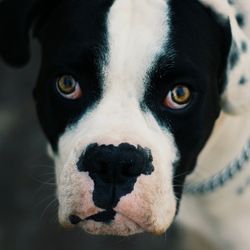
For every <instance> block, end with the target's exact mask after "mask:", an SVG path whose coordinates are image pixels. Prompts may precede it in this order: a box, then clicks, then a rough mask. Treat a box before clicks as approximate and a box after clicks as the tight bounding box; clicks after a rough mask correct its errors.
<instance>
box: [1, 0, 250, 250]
mask: <svg viewBox="0 0 250 250" xmlns="http://www.w3.org/2000/svg"><path fill="white" fill-rule="evenodd" d="M243 2H244V1H243V0H242V1H227V0H105V1H103V0H85V1H80V0H76V1H66V0H57V1H53V3H51V2H50V1H45V0H44V1H40V0H38V1H31V0H24V1H23V6H22V10H23V11H18V10H19V8H20V1H19V0H5V1H3V2H1V3H0V34H2V36H1V37H4V39H0V54H1V55H2V57H3V59H5V60H6V61H7V62H8V63H9V64H12V65H16V66H18V65H23V64H25V63H26V62H27V60H28V58H29V31H30V29H32V30H33V34H34V36H35V37H36V38H37V39H38V40H39V42H40V44H41V48H42V62H41V69H40V74H39V77H38V81H37V85H36V87H35V90H34V98H35V102H36V107H37V113H38V117H39V120H40V123H41V126H42V128H43V130H44V132H45V134H46V136H47V138H48V141H49V143H50V155H51V156H52V158H53V159H54V161H55V166H56V180H57V195H58V200H59V220H60V222H61V224H63V225H65V226H72V224H78V225H79V226H80V227H81V228H83V229H84V230H85V231H87V232H89V233H93V234H114V235H131V234H135V233H139V232H143V231H148V232H151V233H155V234H161V233H164V232H165V231H166V230H167V229H168V227H169V226H170V225H171V224H172V222H173V220H174V217H175V215H176V213H177V211H178V206H179V205H180V200H181V197H182V193H183V186H184V184H185V179H186V177H188V180H187V181H188V182H192V181H198V180H200V177H199V176H200V175H202V177H209V176H211V174H210V171H211V173H213V171H214V172H216V170H217V166H218V169H220V168H222V167H223V166H225V165H226V164H227V163H228V162H229V161H230V160H232V159H234V157H236V156H237V153H238V152H240V149H241V148H242V147H243V145H244V142H245V141H247V138H248V136H249V132H248V130H249V129H248V128H249V120H250V119H249V114H248V112H249V109H250V81H249V80H250V71H249V69H248V67H249V65H250V44H249V34H250V33H249V24H248V23H247V21H248V18H249V15H248V14H249V12H248V13H246V12H247V11H249V6H248V5H249V4H246V3H243ZM21 20H22V22H21ZM194 20H195V21H194ZM63 75H72V76H73V77H74V78H75V79H76V80H77V82H78V83H79V86H80V88H81V89H82V92H83V96H82V97H80V98H78V99H77V100H69V99H66V98H64V97H63V96H62V95H60V93H59V92H58V90H57V88H56V82H57V80H58V78H60V77H61V76H63ZM178 84H185V85H187V86H189V88H190V89H191V90H192V93H193V96H192V100H191V102H190V104H189V105H188V106H187V107H186V108H184V109H181V110H173V109H170V108H167V107H166V106H164V105H163V101H164V99H165V97H166V96H167V95H168V93H169V91H171V90H172V89H173V88H174V87H175V86H176V85H178ZM232 115H235V117H234V116H232ZM238 130H240V131H241V134H240V135H238V134H237V133H238ZM225 142H226V143H225ZM123 143H126V144H128V145H131V147H132V148H134V150H135V151H136V148H138V147H140V148H143V149H146V150H148V151H150V152H151V154H152V165H153V171H152V172H150V174H148V175H146V174H143V173H142V172H141V174H139V175H138V176H137V178H136V181H135V183H133V185H131V182H132V179H128V178H127V179H126V181H124V182H118V181H117V180H116V179H114V181H113V182H105V181H104V182H103V179H101V178H100V180H99V181H100V183H101V184H100V185H103V187H104V189H103V191H102V190H100V189H98V191H97V184H96V181H98V180H96V179H95V180H93V179H92V177H91V174H90V172H88V171H79V168H78V167H77V163H78V162H79V159H82V158H84V157H85V156H86V154H85V153H86V151H87V148H88V147H89V146H90V145H92V144H95V145H97V146H100V148H101V146H105V147H109V146H110V147H118V146H119V145H121V144H123ZM225 144H226V145H225ZM133 146H134V147H133ZM123 157H124V156H123V155H122V154H121V155H120V158H121V160H122V159H123ZM98 164H99V163H98ZM102 164H103V163H102ZM105 164H106V163H105ZM211 164H212V166H214V170H213V171H212V168H211ZM105 166H106V165H105ZM194 169H195V171H194V172H193V170H194ZM192 172H193V174H191V173H192ZM200 173H202V174H200ZM98 174H100V173H98ZM245 174H247V175H248V174H249V171H248V172H247V171H246V172H244V173H242V175H241V176H240V177H239V178H238V179H237V180H235V181H234V182H232V183H231V184H230V185H231V186H227V187H225V188H224V189H222V190H221V191H220V192H218V193H216V194H212V195H211V196H208V197H201V199H199V198H197V199H195V200H193V198H192V197H191V198H190V197H186V196H185V195H184V198H183V208H182V209H181V211H180V216H179V218H180V219H181V220H182V223H183V224H185V225H186V226H188V227H191V228H193V229H194V230H197V231H198V232H199V233H201V234H203V235H204V236H205V237H208V239H209V241H211V242H213V243H214V245H215V246H216V247H217V248H220V249H225V246H226V247H227V249H233V250H239V249H240V247H241V246H240V244H242V245H243V246H244V247H246V246H247V249H248V248H250V241H249V239H248V238H249V237H247V234H246V233H245V232H247V230H245V231H244V228H245V227H244V228H242V221H243V220H244V222H245V224H244V225H247V226H248V227H249V225H250V222H249V219H248V212H247V211H249V205H247V203H249V199H247V194H249V189H248V185H247V184H246V185H245V186H244V183H246V182H247V181H246V179H245V177H244V176H245ZM133 180H135V179H133ZM242 185H243V186H242ZM128 186H129V187H132V191H131V190H130V191H129V193H128V192H127V191H126V192H125V191H124V190H128ZM240 188H241V190H243V193H242V194H239V192H240V191H239V190H240ZM105 190H111V192H110V193H111V195H110V207H108V208H103V207H101V206H98V204H100V203H98V202H97V201H98V200H101V199H102V197H103V196H104V195H105V194H104V192H105ZM120 190H123V191H120ZM228 190H230V195H228ZM237 190H238V191H239V192H238V191H237ZM94 194H95V197H94ZM114 197H116V198H117V197H118V199H117V200H118V202H116V203H115V206H112V205H111V204H113V200H114ZM221 197H223V198H221ZM236 197H237V199H239V200H240V201H239V200H238V201H237V202H235V199H236ZM246 201H248V202H246ZM229 202H232V203H233V204H234V208H235V209H236V210H240V212H239V215H236V214H235V212H233V211H231V210H227V213H224V212H225V211H226V209H225V206H227V207H228V206H229V205H228V204H229ZM197 204H198V205H197ZM188 206H191V209H190V207H188ZM197 207H199V211H197ZM106 209H107V211H112V213H114V214H115V215H114V218H112V219H110V220H109V221H108V222H107V221H98V220H95V219H93V218H95V217H93V216H96V215H98V214H99V215H100V214H101V213H102V212H105V211H106ZM191 211H192V212H195V214H194V215H192V216H191V215H190V214H191ZM221 211H222V212H221ZM72 216H75V217H74V218H77V219H76V220H71V219H70V218H72ZM194 218H195V220H194ZM77 220H78V221H77ZM208 222H209V223H208ZM215 228H217V229H218V231H215V230H214V229H215ZM235 230H236V231H239V232H241V233H240V236H239V237H234V234H233V232H234V231H235ZM227 242H228V245H227ZM243 242H244V243H243ZM230 247H231V248H230ZM244 249H246V248H244ZM242 250H243V248H242Z"/></svg>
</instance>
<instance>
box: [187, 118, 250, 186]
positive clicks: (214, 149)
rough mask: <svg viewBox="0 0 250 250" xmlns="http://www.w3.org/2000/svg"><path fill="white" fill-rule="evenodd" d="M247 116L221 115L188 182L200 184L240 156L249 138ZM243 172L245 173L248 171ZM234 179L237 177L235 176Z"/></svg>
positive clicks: (249, 122) (249, 127)
mask: <svg viewBox="0 0 250 250" xmlns="http://www.w3.org/2000/svg"><path fill="white" fill-rule="evenodd" d="M249 116H250V115H249V114H245V115H239V116H229V115H227V114H225V113H221V115H220V117H219V119H218V121H217V122H216V125H215V128H214V131H213V133H212V135H211V137H210V139H209V141H208V143H207V144H206V146H205V148H204V149H203V151H202V152H201V154H200V157H199V159H198V162H197V167H196V169H195V171H194V173H193V174H192V175H190V177H189V178H188V182H200V181H203V180H206V179H208V178H210V177H211V176H212V175H214V174H217V173H219V171H220V170H222V169H224V168H225V167H226V166H227V165H228V163H230V162H232V161H233V160H234V159H236V158H237V157H238V156H239V155H240V153H241V151H242V150H243V148H244V146H245V145H246V143H247V141H248V138H249V137H250V119H249ZM243 171H246V172H247V171H248V169H245V170H243ZM249 173H250V172H249ZM249 176H250V174H249ZM235 179H238V177H237V176H236V177H235ZM233 182H234V180H233Z"/></svg>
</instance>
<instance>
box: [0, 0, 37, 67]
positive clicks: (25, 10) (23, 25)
mask: <svg viewBox="0 0 250 250" xmlns="http://www.w3.org/2000/svg"><path fill="white" fill-rule="evenodd" d="M33 2H34V1H33V0H4V1H3V2H1V3H0V57H2V58H3V59H4V60H5V61H6V62H7V63H8V64H10V65H12V66H22V65H24V64H25V63H27V62H28V60H29V58H30V39H29V30H30V26H31V23H32V6H33Z"/></svg>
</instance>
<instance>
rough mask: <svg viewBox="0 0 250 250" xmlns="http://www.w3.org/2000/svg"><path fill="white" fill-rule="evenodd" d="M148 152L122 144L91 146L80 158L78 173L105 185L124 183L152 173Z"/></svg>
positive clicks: (149, 153)
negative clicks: (94, 177) (95, 177)
mask: <svg viewBox="0 0 250 250" xmlns="http://www.w3.org/2000/svg"><path fill="white" fill-rule="evenodd" d="M152 160H153V159H152V155H151V152H150V150H148V149H143V148H142V147H140V146H137V148H136V147H135V146H133V145H130V144H127V143H123V144H120V145H119V146H118V147H116V146H114V145H108V146H106V145H101V146H98V145H97V144H91V145H90V146H88V148H87V149H86V151H85V154H84V155H83V156H82V157H81V158H80V160H79V162H78V164H77V167H78V170H79V171H85V172H89V173H90V174H94V175H96V176H97V177H99V178H100V179H101V180H102V181H104V182H106V183H119V182H126V181H128V179H130V178H133V177H138V176H139V175H141V174H145V175H148V174H150V173H152V171H153V166H152Z"/></svg>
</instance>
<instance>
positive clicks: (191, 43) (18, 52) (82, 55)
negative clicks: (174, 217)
mask: <svg viewBox="0 0 250 250" xmlns="http://www.w3.org/2000/svg"><path fill="white" fill-rule="evenodd" d="M113 1H114V0H84V1H83V0H75V1H67V0H61V1H50V2H49V1H38V2H36V3H35V4H34V2H33V1H31V0H25V1H24V0H23V1H20V0H9V1H8V0H7V1H4V2H3V3H1V4H0V21H1V22H0V36H1V39H0V54H1V55H2V57H3V58H4V59H5V60H6V61H7V62H8V63H10V64H13V65H22V64H24V63H25V62H27V61H28V59H29V28H30V27H31V25H32V21H33V25H34V34H35V36H36V37H37V38H38V39H39V41H40V43H41V46H42V63H41V70H40V74H39V78H38V82H37V86H36V88H35V90H34V97H35V101H36V107H37V112H38V116H39V120H40V123H41V125H42V128H43V130H44V132H45V134H46V136H47V138H48V140H49V141H50V143H51V145H52V147H53V149H54V151H55V152H56V151H57V144H58V139H59V137H60V135H62V134H63V132H64V131H65V129H66V128H67V127H70V126H71V125H74V124H75V123H76V121H77V120H79V117H81V116H82V115H83V114H85V113H86V112H87V111H88V110H90V109H91V108H92V107H93V106H94V105H95V104H96V103H97V102H98V101H99V100H100V98H101V96H102V84H103V82H102V80H103V79H102V77H103V76H102V74H101V70H100V67H101V66H102V65H101V64H102V63H105V55H106V54H108V49H107V41H106V36H105V35H106V28H107V27H106V17H107V13H108V11H109V8H110V6H111V5H112V3H113ZM20 2H22V4H23V5H22V6H21V5H20ZM169 2H170V9H171V10H170V13H171V17H170V20H171V34H170V38H171V44H170V46H169V47H166V48H165V54H164V55H163V56H161V58H160V59H159V60H158V62H157V63H156V65H155V67H154V68H153V69H152V70H151V72H148V75H149V78H150V83H149V88H148V91H147V92H146V93H145V97H144V100H143V102H142V103H141V107H142V108H143V109H144V110H148V109H149V110H150V111H151V112H152V113H153V114H154V116H155V117H156V118H157V120H158V121H159V123H160V124H161V126H163V127H168V128H170V129H171V131H172V133H173V134H174V138H175V141H176V145H177V148H178V150H179V152H180V158H179V160H178V161H177V162H176V163H175V166H173V167H174V168H175V169H174V170H175V177H174V180H173V185H174V188H175V192H176V196H177V197H178V198H180V197H181V193H182V186H183V182H184V180H185V177H186V175H187V174H189V173H190V172H191V171H192V170H193V168H194V166H195V163H196V160H197V156H198V154H199V152H200V151H201V149H202V148H203V146H204V144H205V143H206V141H207V139H208V137H209V136H210V133H211V131H212V129H213V126H214V123H215V120H216V119H217V117H218V115H219V113H220V94H221V92H222V90H223V89H224V87H225V82H226V78H225V68H226V62H227V58H228V54H229V48H230V46H231V42H232V41H231V40H232V37H231V32H230V25H229V23H228V22H227V21H225V22H218V20H216V18H215V16H214V14H213V13H212V12H211V11H210V10H209V9H206V8H205V7H203V6H202V5H201V4H200V3H199V2H198V1H194V0H170V1H169ZM20 9H21V10H22V11H20ZM17 10H18V11H17ZM6 23H7V25H6ZM156 28H157V27H156ZM2 37H4V39H2ZM170 48H172V49H173V51H172V52H173V53H172V52H171V49H170ZM238 53H239V52H238V51H235V53H234V54H233V55H232V56H231V58H230V62H231V67H234V65H235V64H236V63H237V61H238ZM169 55H170V56H169ZM65 74H71V75H73V76H74V77H75V78H76V79H77V80H78V81H79V83H80V85H81V89H82V90H83V97H82V98H80V99H78V100H74V101H72V100H67V99H65V98H63V97H61V96H60V95H59V94H58V93H57V91H56V88H55V82H56V79H57V78H58V77H59V76H61V75H65ZM178 83H185V84H187V85H189V86H190V88H191V89H192V90H193V93H194V94H193V99H192V103H191V105H189V106H188V107H187V108H185V109H183V110H179V111H173V110H169V109H167V108H166V107H164V106H163V104H162V103H163V100H164V98H165V96H166V94H167V93H168V91H169V90H170V89H171V88H172V87H173V86H174V85H175V84H178ZM126 188H127V187H126Z"/></svg>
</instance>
